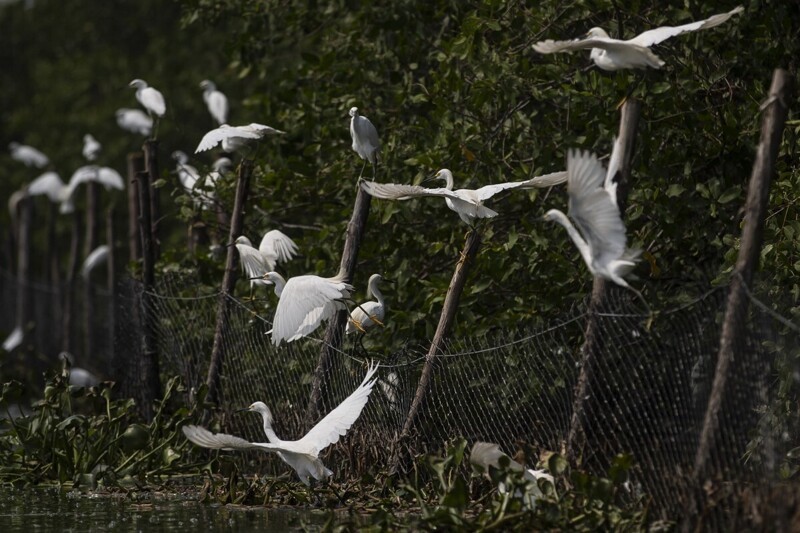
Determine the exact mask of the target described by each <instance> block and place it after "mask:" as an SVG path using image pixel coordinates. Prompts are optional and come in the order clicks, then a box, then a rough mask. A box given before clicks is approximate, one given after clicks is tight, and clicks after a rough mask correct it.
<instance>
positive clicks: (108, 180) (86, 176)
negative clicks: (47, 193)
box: [60, 165, 125, 213]
mask: <svg viewBox="0 0 800 533" xmlns="http://www.w3.org/2000/svg"><path fill="white" fill-rule="evenodd" d="M89 181H94V182H96V183H100V184H101V185H103V187H105V188H106V189H118V190H120V191H121V190H124V189H125V182H124V181H123V179H122V176H120V174H119V172H117V171H116V170H114V169H113V168H110V167H100V166H97V165H84V166H82V167H80V168H79V169H78V170H76V171H75V172H74V173H73V174H72V177H71V178H70V179H69V184H68V185H67V186H66V187H64V189H63V190H62V192H61V208H60V212H61V213H71V212H72V211H73V210H74V209H75V206H74V205H73V200H72V199H73V196H74V194H75V190H76V189H77V188H78V185H80V184H81V183H87V182H89Z"/></svg>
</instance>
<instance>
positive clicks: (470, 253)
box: [400, 229, 481, 439]
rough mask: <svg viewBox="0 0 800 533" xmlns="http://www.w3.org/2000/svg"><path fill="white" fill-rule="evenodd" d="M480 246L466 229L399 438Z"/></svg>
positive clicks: (419, 397)
mask: <svg viewBox="0 0 800 533" xmlns="http://www.w3.org/2000/svg"><path fill="white" fill-rule="evenodd" d="M480 245H481V236H480V234H479V233H478V231H477V230H475V229H473V230H471V231H470V232H469V235H468V236H467V239H466V241H465V242H464V250H463V251H462V252H461V258H460V259H459V260H458V263H457V264H456V270H455V272H453V278H452V279H451V280H450V286H449V287H448V288H447V295H446V296H445V298H444V306H443V307H442V314H441V315H440V316H439V325H438V326H437V327H436V333H434V335H433V341H432V342H431V347H430V348H429V349H428V353H427V355H426V356H425V365H424V366H423V367H422V375H420V378H419V384H418V385H417V392H416V393H415V394H414V400H413V401H412V402H411V407H410V408H409V410H408V416H407V417H406V421H405V423H404V424H403V430H402V431H401V432H400V438H401V439H402V438H405V437H407V436H408V435H409V433H410V431H411V428H412V427H413V426H414V422H415V420H416V417H417V413H418V412H419V409H420V407H421V405H422V402H423V400H424V398H425V395H426V394H427V391H428V385H429V384H430V381H431V373H432V372H433V365H434V363H435V362H436V356H437V355H438V354H439V351H440V350H441V348H442V343H443V342H444V339H445V338H446V337H447V335H448V334H449V333H450V328H451V326H452V325H453V321H454V320H455V318H456V311H458V302H459V300H460V299H461V293H462V292H464V285H465V284H466V282H467V274H468V273H469V269H470V266H471V265H472V262H473V260H474V259H475V256H476V255H477V254H478V248H480Z"/></svg>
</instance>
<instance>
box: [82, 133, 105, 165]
mask: <svg viewBox="0 0 800 533" xmlns="http://www.w3.org/2000/svg"><path fill="white" fill-rule="evenodd" d="M101 149H102V146H100V143H99V142H97V139H95V138H94V137H92V135H91V134H89V133H87V134H86V135H84V136H83V157H84V158H86V160H87V161H94V160H95V159H97V156H98V155H100V150H101Z"/></svg>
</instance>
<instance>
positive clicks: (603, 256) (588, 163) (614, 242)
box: [543, 141, 644, 300]
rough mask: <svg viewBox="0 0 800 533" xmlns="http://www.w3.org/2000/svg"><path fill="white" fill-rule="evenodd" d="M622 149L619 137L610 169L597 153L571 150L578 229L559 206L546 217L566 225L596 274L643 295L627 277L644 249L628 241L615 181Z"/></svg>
mask: <svg viewBox="0 0 800 533" xmlns="http://www.w3.org/2000/svg"><path fill="white" fill-rule="evenodd" d="M619 152H621V150H620V149H619V141H617V142H616V143H615V146H614V153H613V154H612V156H611V164H610V165H609V171H608V172H606V171H604V169H603V165H602V164H601V163H600V161H598V160H597V157H596V156H595V155H594V154H590V153H589V152H581V151H576V150H570V151H569V153H568V154H567V174H568V175H569V177H568V178H567V193H568V194H569V216H570V217H571V218H572V219H573V220H574V221H575V225H576V226H577V227H578V229H576V228H575V226H573V225H572V223H571V222H570V221H569V218H567V216H566V215H565V214H564V213H562V212H561V211H559V210H558V209H551V210H549V211H548V212H547V213H545V215H544V217H543V218H544V220H548V221H553V222H557V223H558V224H561V225H562V226H564V228H565V229H566V230H567V233H568V234H569V236H570V238H571V239H572V241H573V242H574V243H575V246H576V247H577V248H578V251H579V252H580V254H581V257H583V260H584V261H585V262H586V265H587V266H588V267H589V271H590V272H591V273H592V275H593V276H595V277H600V278H605V279H608V280H611V281H613V282H614V283H616V284H617V285H621V286H622V287H626V288H628V289H631V290H632V291H634V292H636V293H637V295H639V297H640V298H641V294H640V293H639V291H637V290H636V289H634V288H633V287H631V286H630V285H628V283H627V282H626V281H625V280H624V279H623V276H625V275H626V274H627V273H628V272H629V271H630V270H631V269H632V268H633V267H634V265H635V260H636V259H637V258H638V257H639V254H640V253H641V251H640V250H631V249H629V248H627V247H626V245H625V240H626V239H625V225H624V224H623V222H622V217H621V215H620V212H619V207H618V206H617V198H616V196H617V195H616V183H614V182H613V179H614V175H615V174H616V172H617V168H618V164H619V163H618V160H619V157H620V156H619V155H618V154H619ZM642 300H644V299H643V298H642Z"/></svg>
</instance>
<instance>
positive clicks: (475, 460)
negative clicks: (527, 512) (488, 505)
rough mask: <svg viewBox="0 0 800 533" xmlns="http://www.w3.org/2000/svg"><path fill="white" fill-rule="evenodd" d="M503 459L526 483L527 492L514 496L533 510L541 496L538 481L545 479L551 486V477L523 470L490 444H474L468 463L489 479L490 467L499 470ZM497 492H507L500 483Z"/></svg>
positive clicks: (534, 471)
mask: <svg viewBox="0 0 800 533" xmlns="http://www.w3.org/2000/svg"><path fill="white" fill-rule="evenodd" d="M503 457H505V458H506V460H508V469H509V470H513V471H514V472H522V477H523V479H525V480H526V481H528V486H527V490H526V491H525V492H524V493H522V492H521V491H517V492H516V493H515V496H516V497H518V498H519V497H522V498H523V502H524V503H525V506H526V507H527V508H528V509H533V508H534V507H535V506H536V499H537V498H541V497H542V496H543V494H542V491H541V489H540V488H539V484H538V480H539V479H546V480H547V481H548V482H549V483H550V484H551V485H555V480H554V479H553V476H551V475H550V474H548V473H546V472H545V471H544V470H533V469H530V468H525V467H524V466H522V465H521V464H519V463H518V462H517V461H515V460H514V459H512V458H511V457H509V456H508V455H506V454H505V453H503V451H502V450H501V449H500V446H498V445H497V444H494V443H492V442H476V443H475V444H474V445H473V446H472V451H471V452H470V455H469V461H470V463H472V464H474V465H476V466H479V467H480V468H481V469H483V471H484V473H485V474H486V476H487V477H489V467H490V466H491V467H494V468H500V459H501V458H503ZM490 479H491V478H490ZM497 490H498V491H499V492H500V493H501V494H505V493H506V492H508V489H507V488H506V484H505V483H504V482H502V481H501V482H500V483H498V486H497Z"/></svg>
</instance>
